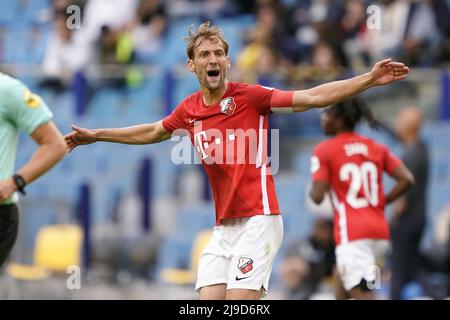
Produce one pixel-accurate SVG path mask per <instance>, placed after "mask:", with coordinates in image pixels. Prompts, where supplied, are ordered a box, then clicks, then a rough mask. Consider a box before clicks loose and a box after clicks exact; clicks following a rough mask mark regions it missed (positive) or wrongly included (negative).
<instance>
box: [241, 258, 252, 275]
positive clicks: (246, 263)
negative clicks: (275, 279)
mask: <svg viewBox="0 0 450 320" xmlns="http://www.w3.org/2000/svg"><path fill="white" fill-rule="evenodd" d="M238 268H239V270H241V272H242V273H243V274H246V273H247V272H250V271H252V270H253V260H252V259H250V258H246V257H240V258H239V262H238Z"/></svg>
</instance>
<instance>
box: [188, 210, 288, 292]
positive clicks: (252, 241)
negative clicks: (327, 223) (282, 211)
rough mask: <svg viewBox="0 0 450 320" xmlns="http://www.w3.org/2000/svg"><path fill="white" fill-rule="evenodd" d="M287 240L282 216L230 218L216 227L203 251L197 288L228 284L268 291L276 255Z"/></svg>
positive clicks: (235, 287) (238, 287)
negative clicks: (285, 239) (282, 243)
mask: <svg viewBox="0 0 450 320" xmlns="http://www.w3.org/2000/svg"><path fill="white" fill-rule="evenodd" d="M282 239H283V220H282V217H281V215H257V216H253V217H250V218H239V219H229V220H226V222H225V223H224V224H222V225H220V226H216V227H214V231H213V235H212V238H211V240H210V242H209V243H208V244H207V245H206V247H205V249H204V250H203V252H202V254H201V256H200V261H199V267H198V272H197V284H196V287H195V289H196V290H199V289H200V288H202V287H205V286H210V285H215V284H226V285H227V290H228V289H250V290H260V289H261V287H262V288H264V290H265V293H267V290H268V285H269V278H270V274H271V272H272V264H273V261H274V259H275V255H276V254H277V252H278V249H279V248H280V245H281V241H282Z"/></svg>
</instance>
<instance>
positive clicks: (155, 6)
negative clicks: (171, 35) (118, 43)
mask: <svg viewBox="0 0 450 320" xmlns="http://www.w3.org/2000/svg"><path fill="white" fill-rule="evenodd" d="M136 18H137V21H136V22H135V24H136V26H135V27H134V29H133V31H132V32H133V42H134V47H135V50H136V54H137V56H138V57H137V59H138V60H139V61H141V62H149V61H151V60H152V59H153V60H155V59H156V55H157V54H158V53H159V52H160V50H161V47H162V45H163V37H164V31H165V29H166V25H167V16H166V9H165V7H164V5H163V3H162V2H161V1H160V0H142V1H141V2H140V4H139V7H138V11H137V17H136Z"/></svg>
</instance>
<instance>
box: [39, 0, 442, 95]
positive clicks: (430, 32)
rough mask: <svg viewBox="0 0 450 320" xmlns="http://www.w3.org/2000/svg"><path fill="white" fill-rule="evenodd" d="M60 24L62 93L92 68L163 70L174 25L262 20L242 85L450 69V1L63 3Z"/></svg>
mask: <svg viewBox="0 0 450 320" xmlns="http://www.w3.org/2000/svg"><path fill="white" fill-rule="evenodd" d="M72 4H75V5H77V6H79V8H81V27H80V28H76V29H73V30H71V29H69V28H67V26H66V21H67V19H68V17H69V16H70V14H68V13H67V10H66V9H67V7H68V6H70V5H72ZM52 16H53V21H54V27H53V32H52V35H51V37H50V41H49V43H48V46H47V49H46V53H45V57H44V61H43V63H42V70H43V73H44V74H45V77H46V80H47V81H46V82H47V83H49V84H51V85H52V86H53V87H56V88H58V89H60V88H61V87H62V88H63V87H64V86H67V84H68V83H69V81H70V79H71V78H72V77H73V75H74V74H76V73H77V72H79V71H81V70H84V69H85V68H87V67H88V66H89V65H92V64H94V65H108V66H109V67H110V68H111V67H114V66H116V65H131V64H135V63H137V64H142V63H145V64H158V62H159V61H160V57H161V56H164V55H165V53H166V50H167V48H166V46H165V44H166V40H167V39H166V37H167V36H168V34H169V31H170V29H171V28H172V27H173V25H174V23H175V22H176V21H180V19H189V18H195V19H198V20H199V21H205V20H211V21H212V22H213V23H214V21H215V20H216V19H227V18H230V19H233V18H236V17H240V16H250V17H252V18H253V19H254V23H252V24H251V25H250V26H249V27H248V28H246V30H239V35H238V36H239V39H240V40H241V41H242V42H243V44H244V45H243V47H242V50H241V51H240V52H239V53H238V55H237V57H236V59H235V60H236V61H233V64H234V66H235V71H236V76H235V78H236V79H238V80H242V81H248V82H254V81H258V82H260V83H263V84H273V85H276V84H280V82H283V81H284V84H295V83H296V81H301V80H304V79H312V80H314V79H324V80H333V79H337V78H341V77H344V76H346V75H345V74H343V70H354V69H357V68H363V67H369V66H371V65H372V64H373V62H374V61H376V60H378V59H381V58H384V57H392V58H396V59H399V60H400V61H402V62H404V63H406V64H408V65H410V66H419V67H436V66H441V65H443V64H445V63H448V61H449V59H450V12H449V1H447V0H426V1H416V0H378V1H367V0H334V1H331V0H315V1H312V0H249V1H237V0H228V1H227V0H208V1H204V0H167V1H162V0H54V1H53V8H52ZM221 21H226V20H221ZM229 21H232V20H229ZM221 27H224V26H221ZM186 33H187V25H186ZM179 41H182V39H179ZM113 70H114V69H113ZM109 71H111V70H110V69H109ZM133 71H134V70H132V69H130V70H127V72H128V73H127V74H125V75H124V79H119V80H118V81H116V82H114V83H113V85H121V84H123V83H124V80H127V79H128V80H129V79H130V77H131V78H132V77H133V75H135V73H133ZM119 78H120V77H119ZM281 80H283V81H281Z"/></svg>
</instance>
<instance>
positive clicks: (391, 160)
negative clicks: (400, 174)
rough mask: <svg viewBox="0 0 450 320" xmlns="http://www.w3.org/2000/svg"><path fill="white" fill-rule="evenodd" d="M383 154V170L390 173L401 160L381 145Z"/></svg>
mask: <svg viewBox="0 0 450 320" xmlns="http://www.w3.org/2000/svg"><path fill="white" fill-rule="evenodd" d="M383 154H384V170H385V171H386V172H387V173H388V174H389V175H392V173H393V172H394V170H395V169H397V168H398V167H399V166H400V165H401V164H402V163H403V162H402V160H400V159H399V158H397V157H396V156H395V155H394V154H393V153H392V152H390V151H389V149H388V148H387V147H386V146H383Z"/></svg>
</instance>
